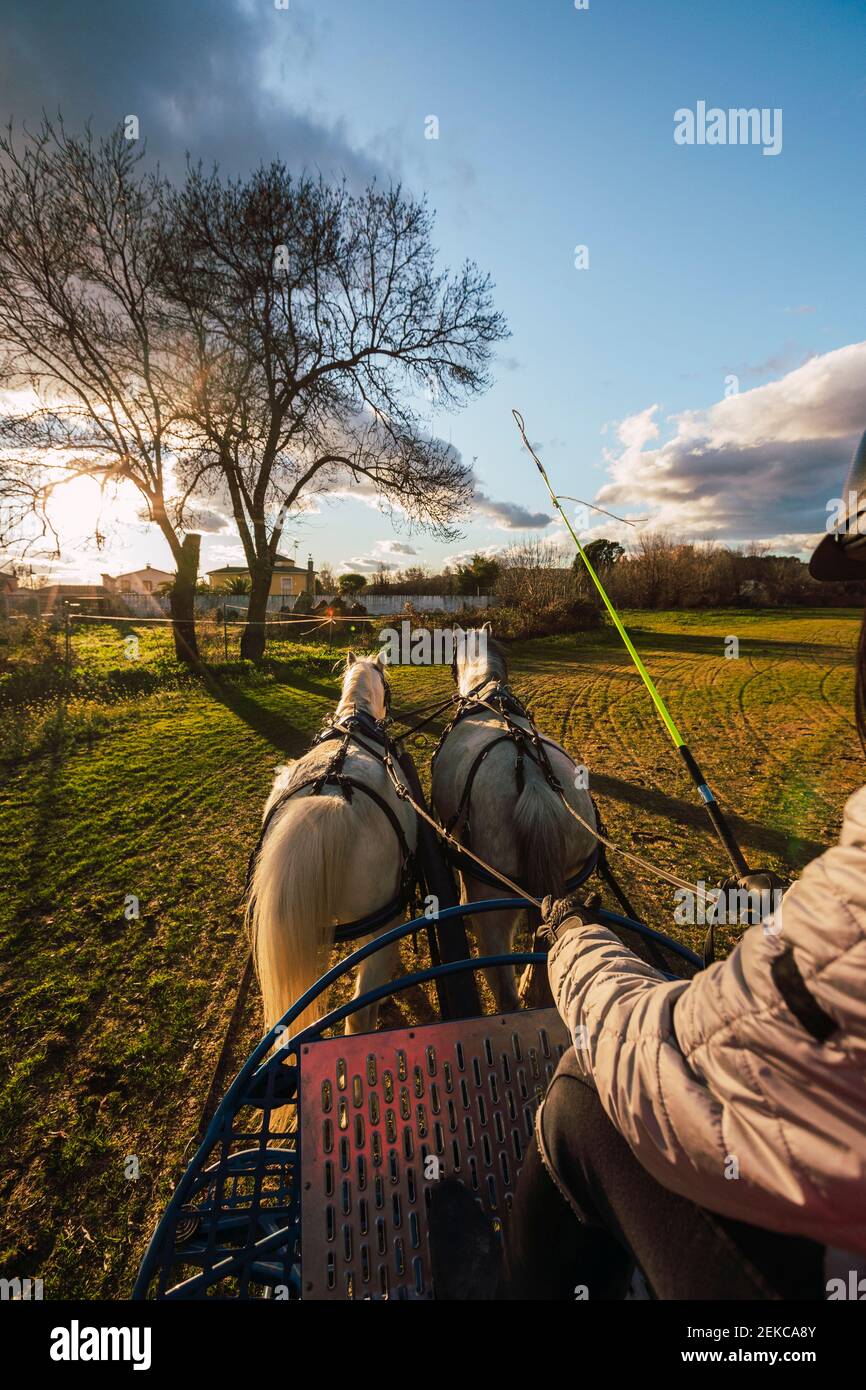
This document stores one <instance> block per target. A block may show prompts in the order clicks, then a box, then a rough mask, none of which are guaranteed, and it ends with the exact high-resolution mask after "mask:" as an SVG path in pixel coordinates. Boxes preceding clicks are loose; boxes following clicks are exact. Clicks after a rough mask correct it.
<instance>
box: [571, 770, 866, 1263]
mask: <svg viewBox="0 0 866 1390" xmlns="http://www.w3.org/2000/svg"><path fill="white" fill-rule="evenodd" d="M778 926H779V922H778V920H777V921H774V920H773V919H770V921H769V923H764V924H761V925H759V926H754V927H750V928H749V929H748V930H747V931H746V932H745V934H744V936H743V938H742V940H741V941H740V943H739V945H738V946H737V947H736V949H735V950H734V951H732V953H731V954H730V956H729V957H728V959H727V960H725V961H719V962H717V963H716V964H715V965H712V966H710V967H709V969H707V970H705V971H703V972H701V973H700V974H698V975H697V976H696V977H695V978H694V979H693V980H691V981H690V982H684V981H676V982H672V983H668V982H665V981H664V980H663V979H662V978H661V977H660V976H659V974H658V972H657V971H655V970H654V969H653V968H652V967H651V966H648V965H645V964H644V963H643V962H642V961H640V960H639V959H638V958H637V957H636V956H635V955H633V954H632V952H630V951H628V950H627V949H626V948H625V947H624V946H623V945H622V944H621V942H620V941H619V940H618V939H617V938H616V937H615V936H614V935H613V933H612V932H610V931H609V930H607V929H606V928H604V927H601V926H586V927H578V928H577V929H576V930H574V931H570V932H567V933H566V934H565V935H564V936H563V937H561V938H560V940H559V941H558V942H557V943H556V945H555V946H554V948H553V950H552V951H551V953H550V959H549V973H550V982H551V986H552V988H553V994H554V998H555V999H556V1002H557V1007H558V1009H559V1012H560V1013H561V1015H562V1017H563V1018H564V1019H565V1021H566V1023H567V1025H568V1027H569V1029H570V1030H571V1033H572V1036H573V1038H574V1040H575V1050H576V1053H577V1057H578V1059H579V1061H580V1063H581V1064H582V1067H583V1069H584V1071H585V1074H586V1076H587V1078H588V1079H590V1080H591V1081H592V1083H593V1084H594V1085H595V1087H596V1089H597V1090H598V1094H599V1097H600V1099H601V1102H602V1104H603V1106H604V1108H605V1110H606V1112H607V1114H608V1115H609V1116H610V1118H611V1120H612V1121H613V1123H614V1124H615V1125H616V1127H617V1129H618V1130H619V1131H620V1133H621V1134H623V1135H624V1137H625V1139H626V1140H627V1141H628V1143H629V1145H630V1146H631V1148H632V1150H633V1151H634V1153H635V1154H636V1155H637V1157H638V1159H639V1160H640V1162H641V1163H642V1164H643V1166H644V1167H645V1168H647V1169H648V1170H649V1172H650V1173H652V1174H653V1176H654V1177H656V1178H657V1179H658V1181H659V1182H660V1183H662V1184H663V1185H664V1186H665V1187H667V1188H670V1189H671V1190H673V1191H674V1192H678V1193H680V1194H681V1195H683V1196H684V1197H688V1198H690V1199H691V1200H692V1201H694V1202H697V1203H699V1204H700V1205H702V1206H705V1207H708V1208H710V1209H711V1210H712V1211H716V1212H720V1213H721V1214H722V1215H725V1216H729V1217H734V1218H737V1219H739V1220H742V1221H748V1222H751V1223H752V1224H753V1225H757V1226H763V1227H765V1228H768V1229H770V1230H774V1231H783V1232H788V1233H791V1234H796V1235H802V1236H811V1237H812V1238H813V1239H814V1240H817V1241H820V1242H822V1243H824V1244H826V1245H833V1246H839V1247H841V1248H843V1249H845V1250H850V1251H857V1252H859V1253H866V787H864V788H862V789H861V790H860V791H858V792H856V793H855V795H854V796H852V797H851V798H850V799H849V801H848V803H847V805H846V807H845V819H844V824H843V827H842V834H841V838H840V841H839V844H838V845H836V846H835V847H834V848H833V849H830V850H828V851H827V852H826V853H825V854H822V855H821V856H820V857H819V858H818V859H816V860H814V861H813V862H812V863H811V864H810V865H809V866H808V868H806V869H805V871H804V872H803V875H802V877H801V878H800V879H799V881H798V882H797V883H795V884H794V886H793V887H792V888H791V889H789V891H788V892H787V893H786V895H785V898H784V900H783V904H782V908H781V931H780V932H779V931H778ZM768 927H769V930H768ZM774 961H775V962H776V964H775V966H774ZM810 1029H811V1030H812V1031H810ZM813 1033H814V1034H817V1036H813ZM819 1036H823V1037H824V1041H819V1040H818V1037H819Z"/></svg>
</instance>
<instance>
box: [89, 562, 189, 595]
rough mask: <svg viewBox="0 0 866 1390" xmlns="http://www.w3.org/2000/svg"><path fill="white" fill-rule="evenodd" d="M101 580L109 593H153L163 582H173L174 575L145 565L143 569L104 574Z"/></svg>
mask: <svg viewBox="0 0 866 1390" xmlns="http://www.w3.org/2000/svg"><path fill="white" fill-rule="evenodd" d="M102 582H103V584H104V585H105V588H106V591H107V592H108V593H109V594H155V593H157V592H158V591H159V589H160V588H161V587H162V585H163V584H171V583H173V582H174V575H173V574H169V573H168V572H167V571H166V570H155V569H154V568H153V565H145V567H144V569H143V570H129V572H128V573H127V574H118V575H114V576H112V575H110V574H104V575H103V576H102Z"/></svg>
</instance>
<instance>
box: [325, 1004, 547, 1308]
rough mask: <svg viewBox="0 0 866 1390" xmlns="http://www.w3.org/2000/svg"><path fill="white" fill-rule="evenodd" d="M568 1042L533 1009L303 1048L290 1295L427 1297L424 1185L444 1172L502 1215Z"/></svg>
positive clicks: (431, 1294)
mask: <svg viewBox="0 0 866 1390" xmlns="http://www.w3.org/2000/svg"><path fill="white" fill-rule="evenodd" d="M568 1042H569V1039H568V1034H567V1031H566V1028H565V1026H564V1024H563V1023H562V1021H561V1019H560V1017H559V1015H558V1014H557V1012H556V1010H555V1009H532V1010H523V1011H521V1012H519V1013H513V1014H498V1015H493V1016H492V1017H490V1018H479V1019H461V1020H459V1021H456V1022H449V1023H434V1024H431V1025H429V1026H425V1027H419V1028H401V1029H395V1030H393V1031H388V1032H382V1033H363V1034H358V1035H357V1036H350V1037H341V1038H329V1039H326V1040H325V1041H322V1042H313V1043H309V1044H306V1045H304V1046H303V1047H302V1048H301V1059H300V1066H301V1176H302V1193H301V1231H302V1251H301V1269H302V1289H303V1294H302V1296H303V1297H304V1298H309V1299H340V1300H342V1299H346V1298H353V1299H382V1298H402V1299H429V1298H433V1297H434V1294H435V1291H434V1289H433V1287H432V1281H431V1276H430V1254H429V1246H428V1232H427V1208H428V1202H429V1198H430V1193H431V1191H432V1188H433V1184H435V1183H436V1182H437V1181H439V1180H441V1179H442V1178H457V1179H458V1180H459V1181H461V1182H462V1183H463V1184H464V1185H465V1186H466V1187H467V1188H468V1189H469V1190H470V1191H471V1192H473V1193H474V1195H475V1197H476V1199H477V1201H478V1202H479V1203H480V1204H481V1206H482V1207H483V1208H484V1210H485V1211H486V1212H487V1213H488V1215H489V1216H490V1217H491V1218H493V1220H494V1221H498V1222H505V1221H507V1218H508V1212H509V1210H510V1208H511V1202H512V1197H513V1192H514V1187H515V1183H516V1181H517V1175H518V1173H519V1171H520V1167H521V1164H522V1162H523V1156H524V1154H525V1152H526V1146H527V1143H528V1141H529V1139H530V1138H531V1136H532V1131H533V1123H534V1117H535V1112H536V1110H537V1109H538V1105H539V1103H540V1101H541V1099H542V1097H543V1095H544V1092H545V1090H546V1089H547V1085H548V1083H549V1081H550V1079H551V1077H552V1076H553V1073H554V1071H555V1070H556V1066H557V1063H558V1061H559V1058H560V1057H561V1055H562V1053H563V1052H564V1051H565V1049H566V1047H567V1046H568Z"/></svg>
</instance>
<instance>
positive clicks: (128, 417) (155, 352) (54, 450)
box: [0, 119, 199, 660]
mask: <svg viewBox="0 0 866 1390" xmlns="http://www.w3.org/2000/svg"><path fill="white" fill-rule="evenodd" d="M143 153H144V151H143V148H142V147H140V146H139V147H136V146H135V145H134V144H132V143H130V142H129V141H127V140H126V139H125V138H124V135H123V132H122V130H120V129H118V130H116V131H115V132H114V133H113V134H111V135H110V136H108V137H107V138H105V139H100V140H94V138H93V137H92V135H91V133H90V131H89V130H87V131H86V132H85V134H84V135H83V136H82V137H73V136H72V135H70V134H69V133H68V132H67V131H66V129H65V128H64V126H63V123H62V120H60V119H58V120H57V121H56V122H51V121H49V120H47V119H46V120H44V121H43V123H42V126H41V128H40V129H39V131H38V132H37V133H36V134H35V135H31V134H28V133H26V132H25V133H24V134H23V135H22V136H21V137H20V138H16V137H15V135H14V133H13V128H12V126H11V125H10V126H9V127H8V128H7V130H6V132H5V133H4V134H3V135H0V379H2V382H3V385H4V386H5V387H6V388H8V389H11V390H12V392H13V393H15V394H13V396H12V400H13V401H17V402H18V404H17V405H13V407H12V408H11V409H7V413H6V415H5V417H4V418H3V419H2V421H0V444H2V455H0V498H2V501H3V504H4V507H3V529H4V536H3V539H4V540H5V541H6V543H7V544H11V543H12V541H13V540H14V539H15V538H19V539H20V537H21V534H22V529H26V525H27V521H28V518H36V526H35V528H31V540H32V539H33V537H34V536H39V537H42V538H46V537H47V538H48V539H49V540H50V541H51V542H52V543H53V547H54V551H55V553H57V546H58V538H57V536H56V534H52V529H51V523H50V521H49V519H48V511H47V507H48V503H49V500H50V498H51V496H52V494H54V493H56V492H57V491H58V489H61V488H62V486H63V484H64V483H67V482H68V481H70V480H71V479H73V478H75V477H78V476H80V475H82V474H88V475H90V476H92V477H95V478H97V479H99V480H100V481H101V482H103V483H128V484H131V485H132V486H133V487H135V488H136V489H137V490H138V493H139V495H140V497H141V498H142V502H143V510H144V515H145V517H146V518H147V519H148V520H149V521H152V522H154V523H155V524H156V525H157V526H158V527H159V529H160V531H161V532H162V534H163V536H164V537H165V539H166V541H167V543H168V546H169V549H170V551H171V554H172V556H173V558H174V561H175V564H176V566H177V577H176V580H175V582H174V585H173V587H172V591H171V605H172V615H173V617H174V620H175V622H174V636H175V647H176V650H177V654H178V656H179V657H181V658H183V659H185V660H193V659H195V657H196V656H197V648H196V638H195V616H194V602H193V596H194V592H195V584H196V577H197V572H198V554H199V537H198V536H197V535H194V534H186V535H184V534H183V529H184V528H183V506H184V502H185V497H184V496H183V495H182V494H174V493H173V485H172V479H171V469H172V465H173V461H174V460H173V452H174V451H176V450H177V449H178V448H179V447H181V445H182V443H183V435H182V430H181V431H179V428H178V426H179V421H178V418H177V413H176V411H175V408H174V397H175V382H176V379H177V375H178V371H179V363H180V362H182V361H184V360H186V358H187V357H188V355H189V354H188V349H187V348H186V347H185V345H184V342H183V339H182V334H179V332H178V327H177V324H176V322H175V321H172V320H170V318H169V316H168V314H167V313H166V307H165V303H164V300H163V293H162V291H163V285H164V278H165V277H164V275H163V273H162V268H161V258H162V252H163V239H162V236H161V234H160V227H161V222H162V217H163V204H164V192H165V185H164V184H163V182H162V181H161V179H160V177H159V175H158V173H148V172H145V171H144V169H143V168H142V166H141V159H142V156H143ZM187 473H188V477H187V479H186V483H187V485H188V486H189V485H191V484H192V482H193V479H194V476H195V467H194V465H192V464H191V465H190V466H189V467H188V469H187ZM96 539H97V543H99V541H100V540H101V537H99V535H97V537H96Z"/></svg>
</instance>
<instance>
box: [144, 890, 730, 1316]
mask: <svg viewBox="0 0 866 1390" xmlns="http://www.w3.org/2000/svg"><path fill="white" fill-rule="evenodd" d="M525 907H526V902H525V900H524V899H522V898H516V897H515V898H507V899H503V898H495V899H487V900H485V901H482V902H473V903H463V904H458V905H457V906H454V907H447V908H444V909H442V910H441V911H440V912H439V913H438V915H437V918H436V922H437V924H438V923H440V922H448V921H449V920H452V919H462V918H463V917H465V916H470V915H475V914H477V913H480V912H492V911H501V910H502V909H503V908H505V909H523V908H525ZM598 917H599V919H600V920H601V922H602V923H604V924H605V925H608V926H611V927H613V928H617V927H619V928H623V929H626V930H627V931H630V932H634V933H636V934H637V935H638V936H641V937H643V938H645V939H647V940H649V941H651V942H653V943H655V945H656V946H659V947H662V948H664V950H666V951H668V952H670V953H671V954H672V955H674V956H676V957H678V958H679V959H681V960H682V961H683V962H685V963H686V964H687V965H688V966H689V967H690V970H691V971H694V970H700V969H701V968H702V965H703V962H702V961H701V959H700V957H699V956H697V955H696V954H695V953H694V952H693V951H690V950H689V949H688V948H687V947H686V946H684V945H682V944H681V943H680V942H677V941H674V940H672V939H671V938H669V937H666V936H664V935H663V934H662V933H660V932H657V931H654V930H653V929H652V928H651V927H648V926H646V925H645V924H643V923H641V922H637V921H634V920H632V919H630V918H628V917H623V916H621V915H620V914H618V913H616V912H611V911H608V910H606V909H599V910H598ZM429 926H430V920H429V918H427V917H426V916H420V917H416V918H414V919H413V920H412V921H409V922H403V923H401V924H400V925H399V926H396V927H393V928H392V929H391V930H390V931H387V932H384V933H383V934H382V935H380V936H377V937H376V938H375V939H374V940H372V941H368V942H366V944H364V945H362V946H360V947H358V949H357V950H355V951H353V952H352V953H351V954H350V955H348V956H347V957H345V958H344V959H343V960H341V961H339V962H338V963H337V964H336V965H334V966H333V967H332V968H331V969H330V970H328V971H326V972H325V974H324V975H322V976H321V977H320V979H318V980H317V981H316V982H315V984H314V985H312V986H311V987H310V989H308V990H307V992H306V993H305V994H304V995H302V996H301V998H300V999H298V1000H297V1001H296V1003H295V1004H293V1005H292V1007H291V1008H290V1009H289V1010H288V1011H287V1012H286V1013H285V1014H284V1015H283V1017H282V1019H280V1021H279V1023H277V1024H276V1025H275V1026H274V1027H273V1028H272V1029H271V1030H270V1031H269V1032H268V1033H267V1034H266V1035H265V1037H263V1038H262V1040H261V1042H260V1043H259V1044H258V1045H257V1047H256V1048H255V1049H254V1051H253V1052H252V1054H251V1055H250V1057H249V1059H248V1060H247V1062H246V1063H245V1064H244V1066H243V1067H242V1068H241V1070H240V1072H239V1073H238V1074H237V1076H236V1077H235V1079H234V1081H233V1082H232V1083H231V1085H230V1086H229V1088H228V1090H227V1092H226V1094H225V1096H224V1097H223V1099H222V1101H221V1103H220V1104H219V1106H218V1108H217V1110H216V1113H215V1114H214V1116H213V1119H212V1120H211V1122H210V1124H209V1125H208V1128H207V1132H206V1134H205V1137H204V1139H203V1140H202V1143H201V1144H200V1146H199V1148H198V1150H197V1152H196V1154H195V1156H194V1157H193V1159H192V1161H191V1162H190V1164H189V1166H188V1167H187V1169H186V1172H185V1173H184V1175H183V1177H182V1178H181V1180H180V1182H179V1184H178V1186H177V1188H176V1189H175V1192H174V1194H173V1196H172V1197H171V1200H170V1201H169V1204H168V1206H167V1208H166V1210H165V1213H164V1214H163V1216H162V1219H161V1220H160V1222H159V1224H158V1226H157V1228H156V1231H155V1232H154V1235H153V1237H152V1239H151V1241H150V1244H149V1246H148V1248H147V1251H146V1253H145V1256H144V1259H143V1260H142V1264H141V1268H140V1270H139V1274H138V1278H137V1280H136V1283H135V1287H134V1290H133V1298H136V1299H145V1298H149V1297H156V1298H159V1299H171V1300H175V1299H195V1298H200V1297H206V1296H209V1294H213V1293H214V1292H215V1291H218V1295H219V1296H227V1297H240V1298H245V1297H251V1296H255V1297H274V1296H276V1297H282V1298H300V1297H301V1291H302V1285H301V1256H300V1236H301V1229H300V1228H301V1217H300V1192H301V1183H302V1174H301V1171H300V1120H301V1113H300V1112H301V1094H300V1084H299V1074H300V1066H299V1061H300V1055H301V1052H300V1050H301V1048H302V1047H303V1046H304V1045H305V1044H308V1043H313V1042H318V1041H320V1040H321V1039H322V1037H323V1034H324V1033H325V1032H327V1030H328V1029H330V1028H333V1027H334V1026H335V1025H336V1024H338V1023H340V1022H342V1021H343V1020H345V1019H346V1018H348V1017H349V1016H350V1015H351V1014H353V1013H356V1012H358V1011H359V1010H361V1009H364V1008H366V1007H367V1006H369V1005H370V1004H375V1003H378V1002H381V1001H382V1000H383V999H386V998H389V997H393V996H394V995H397V994H400V993H403V992H404V991H405V990H408V989H411V988H413V986H416V985H422V984H427V983H435V982H436V981H437V980H441V979H443V978H446V977H448V976H453V975H455V974H459V973H460V972H463V971H477V970H484V969H488V968H491V967H497V966H517V965H529V964H542V963H543V962H544V961H545V959H546V957H545V956H544V955H543V954H541V953H538V952H532V951H522V952H512V953H505V954H501V955H495V956H486V957H471V956H470V957H467V958H465V959H462V960H457V961H450V962H447V963H445V964H440V965H433V966H430V967H428V968H426V969H424V970H418V971H414V972H412V973H411V974H408V975H405V976H401V977H400V978H399V979H397V980H394V981H391V982H389V983H387V984H385V985H382V986H379V987H378V988H377V989H374V990H370V991H368V992H367V993H366V994H364V995H361V996H359V997H358V998H357V999H352V1000H350V1001H349V1002H347V1003H345V1004H341V1005H340V1006H339V1007H337V1008H335V1009H332V1010H331V1011H330V1012H329V1013H327V1014H326V1015H325V1016H324V1017H322V1018H320V1019H318V1020H317V1021H316V1022H315V1023H314V1024H312V1025H310V1026H308V1027H306V1028H304V1029H302V1030H301V1031H300V1032H298V1033H295V1034H290V1036H289V1037H288V1038H286V1034H287V1033H290V1030H291V1026H292V1024H293V1023H294V1022H295V1020H296V1019H297V1018H298V1017H299V1016H300V1015H301V1014H303V1012H304V1011H305V1010H306V1009H307V1008H309V1006H310V1005H311V1004H312V1003H314V1001H315V1000H316V999H318V998H319V997H320V996H321V995H322V994H324V992H325V991H326V990H327V989H329V988H330V986H331V985H332V984H334V982H335V981H337V980H339V979H340V978H342V977H343V976H345V975H347V974H348V973H349V972H350V971H352V970H354V969H355V967H356V966H358V965H360V963H361V962H362V961H364V960H366V959H367V958H368V957H370V956H371V955H374V954H375V953H376V952H377V951H379V950H382V949H383V948H384V947H386V946H388V945H390V944H392V943H393V942H396V941H400V940H402V939H403V938H404V937H406V936H409V935H411V934H412V933H413V932H416V931H418V930H419V929H421V928H423V927H429ZM669 978H671V979H673V978H676V976H674V975H669ZM369 1036H375V1035H369ZM292 1057H294V1058H295V1059H296V1060H295V1062H294V1064H290V1061H289V1059H290V1058H292ZM286 1110H289V1111H292V1112H293V1113H294V1119H295V1125H294V1127H292V1126H291V1125H290V1126H285V1125H284V1126H283V1127H282V1128H281V1129H280V1130H275V1131H271V1129H270V1124H269V1120H270V1116H271V1113H272V1112H274V1111H282V1112H283V1113H285V1111H286ZM244 1111H252V1112H255V1111H259V1112H260V1114H261V1117H262V1120H263V1122H264V1123H263V1126H262V1127H259V1126H258V1125H257V1122H256V1121H255V1120H254V1121H253V1122H252V1123H247V1124H244V1123H238V1122H239V1119H240V1117H241V1112H244ZM247 1141H249V1145H248V1147H243V1145H245V1144H246V1143H247Z"/></svg>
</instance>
